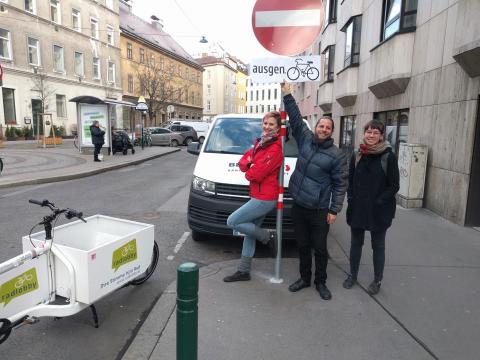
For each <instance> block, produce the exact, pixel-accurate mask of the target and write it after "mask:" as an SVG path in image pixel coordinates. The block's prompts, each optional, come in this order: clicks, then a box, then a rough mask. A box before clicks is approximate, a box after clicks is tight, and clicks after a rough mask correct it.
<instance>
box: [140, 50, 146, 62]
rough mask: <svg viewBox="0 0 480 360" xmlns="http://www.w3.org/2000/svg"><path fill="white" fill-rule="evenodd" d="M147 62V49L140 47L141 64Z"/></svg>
mask: <svg viewBox="0 0 480 360" xmlns="http://www.w3.org/2000/svg"><path fill="white" fill-rule="evenodd" d="M144 62H145V49H142V48H140V64H143V63H144Z"/></svg>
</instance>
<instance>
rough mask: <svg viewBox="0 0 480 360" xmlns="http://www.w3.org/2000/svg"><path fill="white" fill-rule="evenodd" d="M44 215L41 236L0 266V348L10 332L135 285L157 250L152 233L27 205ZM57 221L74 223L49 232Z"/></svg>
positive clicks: (150, 268) (140, 226)
mask: <svg viewBox="0 0 480 360" xmlns="http://www.w3.org/2000/svg"><path fill="white" fill-rule="evenodd" d="M29 202H30V203H32V204H36V205H40V206H42V207H46V208H48V209H49V210H50V213H49V214H48V215H46V216H44V217H43V220H42V221H41V222H40V223H38V224H36V225H35V226H37V225H42V226H43V227H44V231H41V232H38V233H34V234H32V231H33V229H34V228H35V226H34V227H33V228H32V230H31V231H30V234H29V235H27V236H24V237H23V238H22V247H23V251H24V253H23V254H21V255H18V256H16V257H14V258H12V259H10V260H7V261H5V262H3V263H0V344H1V343H3V342H4V341H5V340H7V338H8V337H9V336H10V334H11V331H12V329H14V328H15V327H18V326H20V325H23V324H33V323H36V322H38V318H40V317H47V316H49V317H54V318H61V317H66V316H70V315H74V314H76V313H78V312H80V311H82V310H84V309H86V308H90V309H91V311H92V315H93V320H94V323H95V327H98V317H97V312H96V309H95V306H94V303H95V302H96V301H98V300H99V299H101V298H102V297H104V296H106V295H108V294H110V293H111V292H113V291H115V290H117V289H119V288H121V287H125V286H128V285H140V284H142V283H144V282H145V281H147V279H148V278H150V276H151V275H152V274H153V272H154V271H155V268H156V266H157V263H158V256H159V250H158V245H157V243H156V242H155V240H154V227H153V225H150V224H144V223H140V222H134V221H129V220H124V219H119V218H114V217H109V216H104V215H94V216H90V217H87V218H85V219H84V218H83V214H82V213H81V212H79V211H76V210H73V209H68V208H67V209H59V208H57V207H55V205H54V204H53V203H51V202H49V201H48V200H43V201H38V200H29ZM61 215H64V216H65V217H66V218H67V219H73V218H77V219H78V220H76V221H74V222H70V223H67V224H64V225H61V226H57V227H54V225H55V223H56V220H57V218H58V217H60V216H61Z"/></svg>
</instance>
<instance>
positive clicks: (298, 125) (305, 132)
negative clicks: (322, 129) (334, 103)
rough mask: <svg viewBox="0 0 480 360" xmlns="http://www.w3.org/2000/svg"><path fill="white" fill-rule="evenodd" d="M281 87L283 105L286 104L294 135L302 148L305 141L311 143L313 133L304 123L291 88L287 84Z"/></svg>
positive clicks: (282, 84)
mask: <svg viewBox="0 0 480 360" xmlns="http://www.w3.org/2000/svg"><path fill="white" fill-rule="evenodd" d="M280 85H281V87H282V94H283V103H284V104H285V111H286V112H287V114H288V121H289V124H290V128H291V129H292V135H293V137H294V138H295V140H296V141H297V143H298V144H299V146H300V145H301V144H302V143H303V142H304V141H311V139H312V137H313V133H312V132H311V131H310V129H309V128H308V126H307V125H306V124H305V123H304V122H303V118H302V114H301V113H300V110H299V109H298V106H297V104H296V102H295V98H294V97H293V96H292V94H291V93H290V86H289V85H288V84H287V83H281V84H280Z"/></svg>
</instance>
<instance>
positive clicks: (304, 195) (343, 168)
mask: <svg viewBox="0 0 480 360" xmlns="http://www.w3.org/2000/svg"><path fill="white" fill-rule="evenodd" d="M283 101H284V103H285V110H286V111H287V114H288V117H289V122H290V127H291V129H292V134H293V137H294V138H295V140H297V143H298V151H299V154H298V159H297V164H296V165H295V171H294V172H293V174H292V177H291V178H290V183H289V186H288V188H289V190H290V193H291V194H292V197H293V199H294V200H295V202H296V203H297V204H299V205H301V206H303V207H305V208H307V209H329V212H331V213H333V214H337V213H338V212H340V210H342V205H343V199H344V197H345V191H346V189H347V159H346V155H345V154H344V153H343V152H342V151H340V150H339V149H338V148H337V147H336V146H335V145H334V144H333V139H328V140H325V141H323V142H320V141H318V139H317V138H316V137H315V136H314V134H313V133H312V131H311V130H310V129H309V128H308V127H307V125H306V124H305V123H304V122H303V120H302V115H301V114H300V111H299V109H298V107H297V104H296V103H295V99H294V98H293V96H292V95H286V96H285V97H284V99H283Z"/></svg>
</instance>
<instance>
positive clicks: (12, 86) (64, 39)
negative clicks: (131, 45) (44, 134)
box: [0, 0, 122, 133]
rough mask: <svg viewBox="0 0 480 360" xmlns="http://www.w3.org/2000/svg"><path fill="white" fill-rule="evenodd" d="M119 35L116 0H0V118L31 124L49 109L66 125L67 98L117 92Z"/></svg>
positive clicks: (117, 96)
mask: <svg viewBox="0 0 480 360" xmlns="http://www.w3.org/2000/svg"><path fill="white" fill-rule="evenodd" d="M119 43H120V36H119V16H118V1H117V0H98V1H89V0H79V1H78V0H77V1H73V0H62V1H58V0H2V1H0V62H1V64H2V67H3V69H4V76H3V87H2V90H1V101H0V124H1V125H3V128H4V129H5V126H4V125H7V124H8V125H10V126H14V127H23V126H32V125H33V127H34V128H35V129H36V127H37V121H36V120H37V116H36V114H38V113H48V114H51V117H52V121H53V123H54V124H55V125H57V126H63V127H64V128H65V130H66V132H67V133H70V132H71V131H72V130H74V129H75V128H76V124H77V110H76V104H75V103H71V102H69V99H71V98H74V97H76V96H81V95H91V96H95V97H98V98H100V99H106V98H109V99H113V100H121V95H122V92H121V88H120V85H121V81H120V71H119V68H120V64H119V58H120V47H119ZM112 109H114V108H113V107H112ZM109 116H110V118H111V119H112V120H113V121H114V123H115V122H116V121H117V119H118V117H117V113H116V111H115V110H113V111H112V113H111V114H110V115H109ZM39 125H40V126H39V128H40V129H42V127H43V126H42V125H41V124H39Z"/></svg>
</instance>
